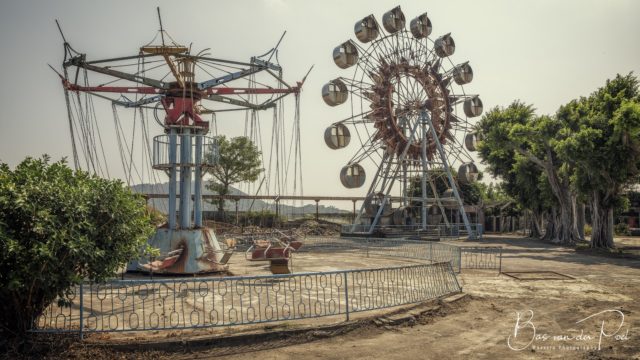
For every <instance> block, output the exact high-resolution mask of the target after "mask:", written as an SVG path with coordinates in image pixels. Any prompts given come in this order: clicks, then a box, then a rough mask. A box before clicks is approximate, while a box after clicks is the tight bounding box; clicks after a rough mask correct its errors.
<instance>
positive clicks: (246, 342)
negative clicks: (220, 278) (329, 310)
mask: <svg viewBox="0 0 640 360" xmlns="http://www.w3.org/2000/svg"><path fill="white" fill-rule="evenodd" d="M639 243H640V242H639V241H638V240H637V239H633V238H631V239H626V240H622V241H620V242H619V245H622V246H623V247H627V248H631V249H632V250H633V249H634V248H636V247H637V246H638V245H639ZM457 244H459V245H468V246H473V245H479V246H482V245H485V246H486V245H491V246H502V247H503V248H504V251H503V260H502V271H503V272H507V273H509V272H517V271H553V272H557V273H560V274H563V275H567V276H569V277H571V278H568V279H566V280H558V279H554V280H517V279H515V278H512V277H510V276H506V275H505V274H501V275H499V274H498V273H497V272H496V271H493V272H492V271H463V273H462V274H460V276H459V280H460V282H461V284H462V286H463V291H464V293H466V294H467V296H466V297H465V298H463V299H462V300H460V301H456V302H454V303H451V304H442V303H433V304H424V305H421V306H423V307H425V306H426V307H427V309H428V311H426V312H423V313H421V315H420V316H416V317H415V318H412V319H411V321H409V322H403V323H400V324H389V323H380V322H379V321H378V320H375V321H372V320H370V319H369V320H360V321H359V322H358V321H357V322H355V323H351V324H347V325H343V326H342V327H340V326H339V327H337V328H331V329H330V330H322V331H315V332H311V333H305V334H306V335H305V334H302V335H290V334H287V333H286V331H287V330H291V329H294V328H295V327H296V326H297V325H296V324H281V325H277V326H275V327H273V329H268V330H281V331H283V333H282V335H276V337H275V338H274V337H273V335H272V337H271V338H263V339H262V340H259V341H257V340H256V338H252V337H246V338H244V339H241V340H239V341H237V342H236V343H234V344H229V346H217V345H216V346H213V345H212V346H210V347H207V346H201V347H198V348H193V349H187V350H185V349H184V348H181V349H175V351H171V350H169V351H167V349H161V350H152V351H148V350H145V349H142V348H141V349H139V351H134V352H131V351H127V352H119V351H110V350H104V349H98V348H95V347H92V346H89V345H87V344H86V343H85V344H84V345H75V346H72V347H70V348H69V349H68V350H65V351H64V352H63V353H58V354H56V355H57V356H54V358H59V357H67V358H86V357H92V358H94V359H101V358H154V359H155V358H157V359H209V358H216V359H260V360H267V359H640V303H639V300H640V258H638V257H636V256H634V257H629V256H615V255H613V256H609V255H606V254H594V253H592V252H588V251H575V250H574V249H569V248H565V247H560V246H555V245H551V244H547V243H542V242H540V241H538V240H531V239H524V238H512V237H511V238H509V237H499V236H493V237H485V239H483V240H482V241H478V242H467V241H465V242H457ZM514 275H517V274H514ZM548 275H550V274H539V275H537V276H535V277H545V276H548ZM551 275H552V274H551ZM529 277H531V275H529ZM552 277H554V278H558V276H552ZM363 315H364V314H363ZM518 317H519V321H518ZM176 336H182V335H176ZM277 336H280V337H277ZM129 350H132V349H131V348H130V349H129ZM133 350H136V349H135V348H133Z"/></svg>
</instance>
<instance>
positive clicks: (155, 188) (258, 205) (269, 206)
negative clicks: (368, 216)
mask: <svg viewBox="0 0 640 360" xmlns="http://www.w3.org/2000/svg"><path fill="white" fill-rule="evenodd" d="M131 189H132V190H133V191H134V192H137V193H142V194H168V193H169V183H161V184H138V185H133V186H131ZM230 193H231V195H246V193H244V192H242V191H240V190H238V189H236V188H234V187H230ZM202 194H203V195H215V194H216V193H215V192H213V191H211V190H209V189H207V188H206V187H205V188H203V189H202ZM252 202H253V206H252ZM297 202H298V203H300V202H299V201H297ZM149 204H150V205H152V206H153V207H154V208H156V209H157V210H159V211H161V212H164V213H166V212H167V211H168V210H167V209H168V208H169V201H168V199H151V200H149ZM292 204H293V201H281V202H280V212H281V213H282V214H290V213H293V214H301V213H305V214H315V212H316V205H315V203H309V204H305V205H304V206H292ZM250 207H251V210H252V211H274V212H275V204H273V203H267V202H266V201H264V200H244V199H243V200H240V201H239V202H238V210H240V211H248V210H249V208H250ZM203 208H204V209H203V210H204V211H214V210H217V208H218V206H217V205H216V204H212V203H210V202H209V201H208V200H205V201H204V205H203ZM235 208H236V207H235V202H233V201H226V203H225V210H229V211H235ZM318 212H319V213H321V214H337V213H350V212H349V211H346V210H342V209H338V208H336V207H335V206H324V205H322V203H320V206H318Z"/></svg>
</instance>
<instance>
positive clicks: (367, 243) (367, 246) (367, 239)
mask: <svg viewBox="0 0 640 360" xmlns="http://www.w3.org/2000/svg"><path fill="white" fill-rule="evenodd" d="M365 239H366V240H365V241H366V243H365V244H366V245H365V247H366V249H367V257H369V238H368V237H367V238H365Z"/></svg>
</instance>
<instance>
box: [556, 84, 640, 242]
mask: <svg viewBox="0 0 640 360" xmlns="http://www.w3.org/2000/svg"><path fill="white" fill-rule="evenodd" d="M557 116H558V118H560V119H562V121H563V122H564V123H566V124H567V125H568V126H567V128H566V129H565V130H564V131H565V134H563V135H564V136H562V138H561V140H559V141H558V142H557V145H556V148H557V149H558V152H559V154H560V155H561V156H562V158H563V160H564V161H565V162H567V163H570V164H571V165H572V167H573V168H574V173H573V177H572V178H573V181H574V183H575V186H576V188H577V189H578V191H579V192H580V193H581V195H582V196H583V197H585V198H588V199H589V200H590V204H591V222H592V224H591V227H592V232H591V247H594V248H610V247H613V246H614V244H613V230H614V229H613V213H614V209H616V208H619V207H622V206H623V203H624V199H623V197H622V193H623V191H624V190H625V188H626V187H627V186H628V185H630V184H631V183H633V182H635V181H636V180H637V177H638V175H640V94H639V92H638V80H637V79H636V77H635V76H633V75H632V74H628V75H626V76H620V75H617V76H616V77H615V79H613V80H608V81H607V83H606V84H605V86H604V87H602V88H600V89H598V90H597V91H595V92H594V93H592V94H591V95H590V96H589V97H582V98H580V99H578V100H574V101H571V102H570V103H568V104H567V105H565V106H563V107H561V108H560V110H559V111H558V115H557Z"/></svg>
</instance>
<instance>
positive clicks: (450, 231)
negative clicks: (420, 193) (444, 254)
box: [341, 223, 484, 239]
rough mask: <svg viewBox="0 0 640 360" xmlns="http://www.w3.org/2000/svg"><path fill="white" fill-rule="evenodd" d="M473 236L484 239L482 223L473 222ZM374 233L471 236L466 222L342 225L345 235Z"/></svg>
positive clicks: (440, 237) (445, 237) (436, 236)
mask: <svg viewBox="0 0 640 360" xmlns="http://www.w3.org/2000/svg"><path fill="white" fill-rule="evenodd" d="M469 226H470V228H471V237H473V238H476V239H482V234H483V232H484V227H483V226H482V224H476V223H471V224H469ZM370 230H371V231H372V233H385V234H400V235H406V234H407V233H412V234H413V235H415V236H421V237H427V238H434V239H457V238H461V237H465V238H466V237H469V232H468V231H467V227H466V226H465V224H459V223H453V224H448V225H447V224H438V225H427V226H426V227H423V226H422V225H376V226H375V227H374V228H373V230H372V229H371V226H370V225H362V224H345V225H342V226H341V233H342V234H343V235H345V236H348V235H355V234H370V233H369V231H370Z"/></svg>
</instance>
